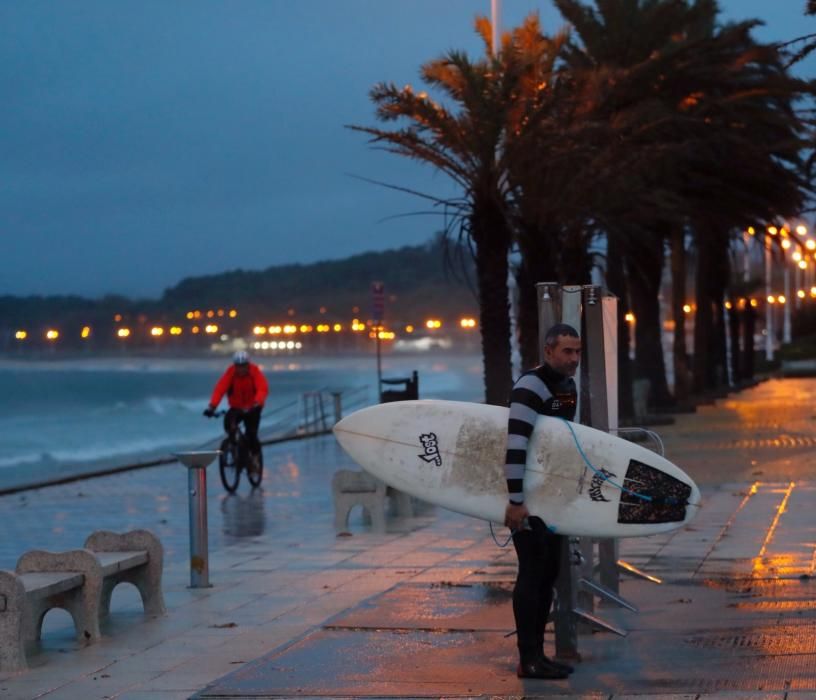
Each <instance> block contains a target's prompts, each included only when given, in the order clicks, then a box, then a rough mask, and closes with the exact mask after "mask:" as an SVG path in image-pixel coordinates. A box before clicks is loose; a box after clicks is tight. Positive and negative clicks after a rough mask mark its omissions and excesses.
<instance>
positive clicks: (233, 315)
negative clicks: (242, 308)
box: [229, 309, 238, 318]
mask: <svg viewBox="0 0 816 700" xmlns="http://www.w3.org/2000/svg"><path fill="white" fill-rule="evenodd" d="M229 317H230V318H238V311H237V310H235V309H230V312H229Z"/></svg>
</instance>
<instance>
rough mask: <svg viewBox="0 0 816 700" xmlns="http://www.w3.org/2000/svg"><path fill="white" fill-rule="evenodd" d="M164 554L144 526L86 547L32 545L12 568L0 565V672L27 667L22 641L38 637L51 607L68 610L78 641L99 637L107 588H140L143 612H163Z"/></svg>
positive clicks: (104, 535)
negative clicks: (126, 584) (42, 547)
mask: <svg viewBox="0 0 816 700" xmlns="http://www.w3.org/2000/svg"><path fill="white" fill-rule="evenodd" d="M162 558H163V551H162V546H161V542H159V540H158V539H157V538H156V537H155V536H154V535H153V534H151V533H149V532H147V531H146V530H135V531H133V532H129V533H125V534H122V535H119V534H116V533H113V532H105V531H100V532H95V533H93V534H92V535H91V536H90V537H89V538H88V539H87V540H86V542H85V548H84V549H75V550H71V551H68V552H45V551H41V550H33V551H30V552H26V553H25V554H23V555H22V556H21V557H20V558H19V560H18V561H17V565H16V567H15V570H14V571H5V570H0V671H4V672H6V671H23V670H25V669H27V668H28V665H27V663H26V658H25V646H26V644H27V643H29V642H34V641H36V640H38V639H39V638H40V634H41V632H42V623H43V619H44V618H45V615H46V613H47V612H48V611H49V610H52V609H53V608H61V609H63V610H66V611H68V613H69V614H70V615H71V618H72V619H73V622H74V627H75V629H76V633H77V640H78V641H79V642H81V643H83V644H93V643H94V642H97V641H98V640H99V638H100V636H101V635H100V632H99V622H100V619H101V618H103V617H104V616H105V615H107V614H108V612H109V609H110V599H111V593H112V592H113V589H114V587H115V586H116V585H117V584H118V583H121V582H123V581H128V582H130V583H133V584H134V585H135V586H136V588H137V589H138V590H139V593H140V594H141V596H142V602H143V604H144V609H145V613H147V614H151V615H161V614H163V613H164V612H165V607H164V598H163V595H162V591H161V573H162Z"/></svg>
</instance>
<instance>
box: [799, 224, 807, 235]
mask: <svg viewBox="0 0 816 700" xmlns="http://www.w3.org/2000/svg"><path fill="white" fill-rule="evenodd" d="M807 232H808V230H807V226H804V225H803V224H799V226H797V227H796V233H797V234H798V235H800V236H807Z"/></svg>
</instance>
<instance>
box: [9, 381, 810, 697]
mask: <svg viewBox="0 0 816 700" xmlns="http://www.w3.org/2000/svg"><path fill="white" fill-rule="evenodd" d="M814 399H816V380H813V379H787V380H784V381H783V380H771V381H768V382H764V383H762V384H760V385H758V386H757V387H754V388H753V389H750V390H746V391H745V392H742V393H740V394H735V395H732V396H730V397H728V398H726V399H723V400H721V401H719V402H717V403H716V404H715V405H713V406H706V407H702V408H700V409H699V410H698V412H697V413H696V414H691V415H678V416H677V417H676V423H675V424H674V425H672V426H666V427H661V428H660V429H659V432H660V434H661V437H662V438H663V440H664V443H665V445H666V454H667V456H668V457H669V458H670V459H672V460H673V461H676V462H677V463H678V464H680V465H681V466H682V467H683V468H684V469H686V470H687V471H688V472H689V473H690V474H691V475H692V476H693V477H694V478H695V479H696V480H697V481H698V483H699V484H700V485H701V487H702V488H703V495H704V507H703V508H702V510H701V513H700V515H699V516H698V518H697V520H695V521H694V523H693V524H692V525H691V526H690V527H687V528H685V529H684V530H682V531H679V532H675V533H669V534H666V535H660V536H655V537H649V538H641V539H630V540H623V541H621V556H622V558H624V559H625V560H627V561H628V562H630V563H632V564H634V565H635V566H638V567H639V568H641V569H643V570H644V571H646V572H648V573H650V574H653V575H655V576H658V577H660V578H661V579H663V583H662V584H659V585H658V584H654V583H651V582H648V581H644V580H642V579H635V578H628V577H624V578H622V580H621V594H622V595H623V596H624V597H625V598H627V599H628V600H630V601H632V602H633V603H635V604H636V605H637V606H638V608H639V612H636V613H635V612H631V611H627V610H624V609H621V608H616V607H607V606H602V607H598V608H597V611H596V612H597V613H598V614H600V615H601V616H602V617H604V618H605V619H607V620H609V621H610V622H613V623H614V624H616V625H618V626H620V627H622V628H624V629H626V630H627V631H628V634H627V636H626V637H624V638H621V637H617V636H614V635H611V634H608V633H596V634H590V633H587V634H583V635H581V637H580V638H579V649H580V652H581V656H582V660H581V662H580V663H578V664H577V668H576V672H575V673H574V674H573V675H572V676H571V677H570V679H569V680H565V681H549V682H547V681H521V680H519V679H518V678H516V677H515V675H514V667H515V661H516V659H515V648H514V638H513V637H512V636H508V635H510V634H511V633H512V628H513V621H512V611H511V607H510V593H509V592H510V589H511V586H512V580H513V578H514V575H515V555H514V553H513V552H512V547H510V548H504V549H502V548H499V547H498V546H497V545H496V543H495V542H494V540H493V538H492V537H491V534H490V531H489V529H488V527H487V525H486V524H485V523H483V522H481V521H477V520H474V519H470V518H466V517H463V516H458V515H456V514H453V513H450V512H447V511H442V510H434V509H428V508H426V509H424V510H422V511H421V512H420V514H419V515H418V517H415V518H410V519H398V518H395V517H391V518H390V519H389V527H388V531H387V532H386V533H384V534H375V533H373V532H372V531H371V530H370V528H369V526H367V525H365V524H364V523H363V521H362V519H361V518H360V514H359V512H358V511H355V512H354V514H353V516H352V523H351V525H350V530H351V536H341V537H337V536H336V534H335V532H334V530H333V528H332V518H333V513H332V504H331V487H330V481H331V475H332V474H333V473H334V471H335V470H336V469H338V468H349V467H350V466H352V465H350V464H349V462H348V459H347V458H346V457H345V456H344V454H343V453H342V452H341V451H340V449H339V448H338V447H337V446H336V444H335V442H334V440H333V438H332V437H331V436H326V437H320V438H314V439H310V440H304V441H299V442H292V443H283V444H280V445H276V446H270V447H267V448H266V449H265V463H266V472H265V480H264V488H263V489H262V490H261V491H257V492H255V493H251V492H250V490H249V487H248V485H247V484H246V483H244V484H243V485H242V486H241V488H240V491H239V494H238V495H236V496H231V497H225V496H224V494H223V489H222V488H221V485H220V483H218V477H217V469H215V468H213V467H211V468H210V470H209V487H210V488H209V499H208V505H209V523H210V533H209V534H210V554H211V556H210V580H211V583H212V584H213V586H212V588H207V589H192V588H189V583H190V577H189V567H188V561H187V557H188V542H189V540H188V511H187V493H186V491H187V486H186V485H187V474H186V470H185V469H183V468H182V467H181V466H179V465H170V466H163V467H155V468H149V469H145V470H142V471H138V472H128V473H123V474H119V475H112V476H107V477H99V478H95V479H91V480H87V481H83V482H76V483H73V484H65V485H61V486H54V487H48V488H43V489H38V490H33V491H29V492H25V493H20V494H14V495H9V496H4V497H0V517H2V520H3V523H4V533H5V535H6V536H5V537H3V538H2V539H0V568H13V567H14V564H15V562H16V559H17V557H18V556H19V555H20V554H22V553H23V552H24V551H27V550H29V549H34V548H43V549H50V550H52V551H58V550H61V549H69V548H74V547H78V546H81V543H82V542H83V541H84V539H85V537H86V536H87V535H88V534H90V532H91V531H93V530H97V529H112V530H116V531H125V530H129V529H134V528H141V527H144V528H148V529H150V530H152V531H153V532H155V533H156V534H157V535H158V536H159V537H160V539H161V540H162V542H163V544H164V546H165V549H166V560H165V577H164V591H165V597H166V601H167V606H168V614H167V615H166V616H165V617H161V618H157V619H146V618H145V617H144V615H143V614H142V612H141V609H140V604H139V601H138V598H137V595H136V593H135V589H133V588H131V587H129V586H120V587H118V588H117V589H116V591H115V592H114V595H113V601H112V605H111V610H112V615H111V618H110V619H109V620H108V621H107V622H106V623H105V625H104V626H103V628H102V632H103V640H102V641H101V642H100V643H99V644H96V645H93V646H87V647H85V646H80V645H79V644H78V643H77V642H76V641H75V640H74V638H73V628H72V626H71V624H70V618H69V617H68V615H67V613H64V612H63V611H61V610H55V611H52V612H49V613H48V615H47V616H46V620H45V626H44V631H43V640H42V642H41V643H40V644H39V645H37V646H35V647H32V648H31V649H30V650H29V652H30V653H29V664H30V665H31V669H30V670H29V671H27V672H24V673H20V674H7V673H5V674H4V673H3V672H2V670H0V697H2V698H48V699H49V700H53V699H57V698H121V699H123V700H137V699H144V698H169V699H171V700H173V699H175V698H189V697H191V696H194V697H198V698H218V697H221V698H224V697H229V698H242V697H255V698H272V697H519V696H525V697H536V696H541V697H544V696H553V695H561V696H573V697H587V698H610V697H614V698H625V697H630V696H638V697H660V698H696V697H699V696H705V697H742V698H785V697H788V698H816V589H814V586H816V578H814V576H816V571H815V570H814V567H816V508H814V507H813V506H812V504H813V502H814V496H816V493H814V492H815V491H816V469H815V468H816V464H814V460H816V455H814V450H813V445H812V441H813V439H814V437H816V430H814V429H813V428H814V425H816V416H814V414H815V413H816V410H814V408H813V407H814V406H816V403H814ZM496 536H497V538H498V539H499V540H500V541H502V542H503V541H504V539H505V538H506V531H504V530H500V531H497V532H496ZM548 636H549V635H548ZM551 642H552V640H551V638H550V639H549V640H548V643H550V644H551Z"/></svg>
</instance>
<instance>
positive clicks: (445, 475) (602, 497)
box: [334, 400, 700, 537]
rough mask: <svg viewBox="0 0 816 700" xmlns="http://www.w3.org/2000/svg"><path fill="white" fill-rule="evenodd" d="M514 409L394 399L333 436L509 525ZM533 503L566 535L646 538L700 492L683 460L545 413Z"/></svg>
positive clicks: (378, 469)
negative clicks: (507, 466)
mask: <svg viewBox="0 0 816 700" xmlns="http://www.w3.org/2000/svg"><path fill="white" fill-rule="evenodd" d="M507 417H508V409H507V408H503V407H500V406H489V405H485V404H478V403H464V402H459V401H431V400H420V401H395V402H393V403H386V404H379V405H376V406H370V407H368V408H364V409H362V410H360V411H356V412H355V413H352V414H351V415H349V416H347V417H346V418H344V419H342V420H341V421H340V422H338V423H337V425H335V427H334V434H335V436H336V437H337V440H338V441H339V442H340V444H341V445H342V447H343V449H345V451H346V452H347V453H348V454H349V455H350V456H351V457H352V459H354V460H355V461H356V462H357V463H358V464H359V465H360V466H361V467H362V468H363V469H365V470H366V471H367V472H369V473H370V474H372V475H373V476H375V477H377V478H379V479H382V481H384V482H385V483H386V484H388V485H389V486H392V487H394V488H396V489H399V490H400V491H404V492H406V493H409V494H411V495H412V496H415V497H417V498H419V499H422V500H423V501H427V502H428V503H433V504H435V505H439V506H442V507H444V508H448V509H450V510H453V511H456V512H459V513H464V514H466V515H471V516H473V517H476V518H481V519H484V520H490V521H493V522H496V523H503V522H504V511H505V507H506V505H507V482H506V480H505V477H504V461H505V450H506V447H507ZM524 492H525V502H526V504H527V507H528V509H529V511H530V513H531V514H532V515H538V516H539V517H541V518H542V519H543V520H544V521H545V522H546V523H547V525H548V526H550V527H551V528H552V529H553V530H555V531H556V532H558V533H561V534H567V535H576V536H589V537H639V536H645V535H653V534H656V533H660V532H667V531H669V530H674V529H677V528H679V527H682V526H683V525H685V524H686V523H688V522H689V521H690V520H691V519H692V518H693V517H694V516H695V515H696V513H697V510H698V509H699V506H700V491H699V489H698V488H697V486H696V484H695V483H694V482H693V481H692V480H691V478H689V476H688V475H687V474H686V473H685V472H683V470H682V469H680V468H679V467H678V466H676V465H674V464H672V463H671V462H669V461H668V460H667V459H665V458H663V457H661V456H660V455H658V454H656V453H655V452H652V451H651V450H648V449H646V448H644V447H641V446H640V445H637V444H635V443H632V442H630V441H628V440H623V439H621V438H618V437H615V436H613V435H610V434H608V433H605V432H603V431H600V430H595V429H593V428H588V427H586V426H583V425H580V424H578V423H571V422H569V423H568V422H567V421H564V420H562V419H560V418H551V417H547V416H541V417H539V419H538V421H537V423H536V426H535V430H534V431H533V435H532V437H531V439H530V444H529V448H528V457H527V466H526V471H525V478H524Z"/></svg>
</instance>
